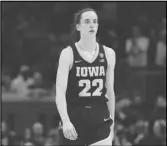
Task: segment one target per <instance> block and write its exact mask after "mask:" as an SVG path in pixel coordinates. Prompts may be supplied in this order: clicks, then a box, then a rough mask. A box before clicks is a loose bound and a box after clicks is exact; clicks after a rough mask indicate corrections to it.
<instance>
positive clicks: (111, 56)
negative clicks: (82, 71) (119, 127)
mask: <svg viewBox="0 0 167 146" xmlns="http://www.w3.org/2000/svg"><path fill="white" fill-rule="evenodd" d="M109 49H110V48H107V50H106V51H107V53H106V56H107V60H108V68H107V75H106V87H107V97H108V99H109V101H108V109H109V111H110V117H111V118H112V119H113V121H114V119H115V92H114V68H115V62H116V58H115V52H114V51H113V50H111V49H110V50H109ZM112 128H114V123H113V125H112Z"/></svg>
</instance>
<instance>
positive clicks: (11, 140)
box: [1, 121, 16, 146]
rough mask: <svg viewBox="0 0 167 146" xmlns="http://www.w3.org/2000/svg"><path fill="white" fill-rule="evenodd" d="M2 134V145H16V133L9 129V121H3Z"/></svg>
mask: <svg viewBox="0 0 167 146" xmlns="http://www.w3.org/2000/svg"><path fill="white" fill-rule="evenodd" d="M1 134H2V136H1V138H2V139H1V146H11V145H15V142H16V133H15V132H11V131H9V129H8V127H7V123H6V122H5V121H2V123H1Z"/></svg>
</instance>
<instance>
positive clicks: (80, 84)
mask: <svg viewBox="0 0 167 146" xmlns="http://www.w3.org/2000/svg"><path fill="white" fill-rule="evenodd" d="M71 48H72V50H73V65H72V68H71V70H70V71H69V77H68V85H67V92H66V101H67V104H83V103H84V102H91V101H100V102H107V101H108V99H107V98H106V97H105V94H106V86H105V83H106V71H107V59H106V56H105V52H104V48H103V46H102V45H99V53H98V56H97V57H96V59H95V60H94V61H93V62H92V63H89V62H87V61H85V60H84V59H83V58H82V57H81V56H80V54H79V52H78V50H77V48H76V46H75V44H72V45H71Z"/></svg>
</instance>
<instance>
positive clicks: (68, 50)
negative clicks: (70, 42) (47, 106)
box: [60, 46, 72, 57]
mask: <svg viewBox="0 0 167 146" xmlns="http://www.w3.org/2000/svg"><path fill="white" fill-rule="evenodd" d="M71 52H72V48H71V47H70V46H67V47H65V48H64V49H63V50H62V51H61V54H60V55H61V56H66V57H69V56H70V54H71Z"/></svg>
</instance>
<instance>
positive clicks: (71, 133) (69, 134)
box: [62, 121, 78, 140]
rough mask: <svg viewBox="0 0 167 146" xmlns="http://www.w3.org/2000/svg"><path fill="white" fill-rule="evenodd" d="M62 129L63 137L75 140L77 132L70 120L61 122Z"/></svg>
mask: <svg viewBox="0 0 167 146" xmlns="http://www.w3.org/2000/svg"><path fill="white" fill-rule="evenodd" d="M62 130H63V134H64V137H65V138H67V139H69V140H76V139H77V138H78V134H77V132H76V130H75V128H74V126H73V124H72V123H71V122H70V121H68V122H64V123H63V126H62Z"/></svg>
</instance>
